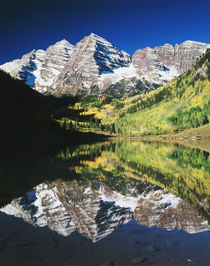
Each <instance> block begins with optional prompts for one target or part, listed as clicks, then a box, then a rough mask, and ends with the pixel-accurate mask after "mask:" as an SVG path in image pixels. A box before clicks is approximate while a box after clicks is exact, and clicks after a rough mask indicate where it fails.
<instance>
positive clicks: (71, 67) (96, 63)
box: [56, 33, 131, 94]
mask: <svg viewBox="0 0 210 266" xmlns="http://www.w3.org/2000/svg"><path fill="white" fill-rule="evenodd" d="M130 60H131V59H130V56H129V55H128V54H127V53H126V52H124V51H119V50H118V49H117V48H115V47H114V46H113V45H112V44H111V43H110V42H108V41H106V40H105V39H103V38H101V37H99V36H97V35H95V34H93V33H91V34H90V35H89V36H87V37H85V38H84V39H82V40H81V41H80V42H78V43H77V44H76V46H75V48H74V50H73V53H72V56H71V58H70V60H69V62H68V64H67V65H66V66H65V67H64V69H63V71H62V73H61V74H60V75H59V76H58V79H57V81H56V83H57V85H56V86H57V91H58V92H59V93H66V92H68V93H70V94H77V92H78V90H79V91H80V92H81V93H90V92H91V89H92V88H93V87H94V86H95V85H99V83H100V77H101V76H102V75H103V74H104V73H114V69H118V68H121V67H128V66H129V64H130ZM97 90H98V89H97ZM98 92H99V91H98Z"/></svg>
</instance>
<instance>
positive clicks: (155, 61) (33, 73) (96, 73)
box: [0, 33, 210, 97]
mask: <svg viewBox="0 0 210 266" xmlns="http://www.w3.org/2000/svg"><path fill="white" fill-rule="evenodd" d="M208 47H210V44H207V43H202V42H197V41H191V40H187V41H184V42H182V43H181V44H180V45H178V44H175V45H174V46H173V45H171V44H164V45H162V46H155V47H154V48H151V47H146V48H144V49H138V50H136V52H135V53H134V54H133V55H132V57H131V56H130V55H129V54H128V53H126V52H125V51H123V50H121V51H120V50H118V49H117V48H116V47H115V46H113V45H112V44H111V43H110V42H108V41H107V40H105V39H104V38H102V37H100V36H98V35H96V34H94V33H91V34H90V35H88V36H85V37H84V38H83V39H82V40H81V41H79V42H78V43H77V44H76V45H75V46H73V45H72V44H70V43H69V42H68V41H67V40H66V39H63V40H61V41H58V42H56V43H55V44H53V45H50V46H49V47H48V48H47V49H46V51H44V50H41V49H38V50H35V49H34V50H32V51H31V52H29V53H27V54H25V55H23V56H22V58H21V59H16V60H13V61H12V62H8V63H5V64H3V65H1V66H0V68H1V69H3V70H4V71H6V72H8V73H9V74H10V75H11V76H12V77H15V78H18V79H21V80H24V81H25V83H26V84H28V85H29V86H30V87H32V88H34V89H35V90H38V91H39V92H41V93H45V94H52V95H55V96H62V95H81V94H82V95H85V94H95V95H99V94H101V93H103V92H106V91H107V92H106V93H107V94H110V95H111V94H112V93H113V88H112V89H111V90H110V89H109V88H111V87H113V86H114V85H115V84H116V83H117V82H120V81H123V83H127V84H129V85H127V86H124V87H123V88H122V90H121V93H120V97H121V96H123V95H124V94H128V95H133V94H139V93H141V92H142V91H144V90H146V91H150V90H153V89H156V88H157V87H159V86H161V85H164V84H166V83H167V82H168V81H170V80H171V79H173V78H175V77H177V76H179V75H180V74H182V73H183V72H185V71H186V70H188V69H189V67H191V66H192V65H193V64H194V63H195V62H196V60H197V58H198V57H200V56H201V55H202V54H203V53H204V52H205V51H206V49H207V48H208ZM134 79H135V81H134ZM124 80H125V82H124ZM139 82H140V84H141V86H140V87H141V88H140V89H136V87H139ZM116 93H117V91H116V92H115V91H114V94H116Z"/></svg>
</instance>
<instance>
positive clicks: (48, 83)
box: [0, 40, 73, 93]
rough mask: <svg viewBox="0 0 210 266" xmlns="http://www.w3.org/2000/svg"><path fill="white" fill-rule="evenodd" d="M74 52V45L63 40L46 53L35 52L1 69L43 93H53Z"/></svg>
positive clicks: (2, 66)
mask: <svg viewBox="0 0 210 266" xmlns="http://www.w3.org/2000/svg"><path fill="white" fill-rule="evenodd" d="M72 50H73V45H71V44H70V43H69V42H67V41H66V40H62V41H60V42H57V43H55V44H54V45H51V46H49V47H48V48H47V50H46V51H44V50H33V51H31V52H30V53H28V54H26V55H24V56H23V57H22V58H21V59H17V60H14V61H12V62H9V63H6V64H4V65H1V66H0V68H1V69H2V70H4V71H6V72H8V73H10V74H11V76H12V77H14V78H17V79H21V80H24V81H25V83H26V84H28V85H29V86H30V87H32V88H34V89H36V90H38V91H40V92H42V93H44V92H49V93H51V91H53V89H55V87H54V86H53V85H54V82H55V79H56V78H57V77H58V75H59V74H60V73H61V70H62V69H63V68H64V66H65V65H66V63H67V62H68V61H69V58H70V55H71V53H72Z"/></svg>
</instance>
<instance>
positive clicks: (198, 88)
mask: <svg viewBox="0 0 210 266" xmlns="http://www.w3.org/2000/svg"><path fill="white" fill-rule="evenodd" d="M209 103H210V50H209V49H208V50H207V52H206V53H205V55H203V56H202V57H201V58H200V59H199V60H198V61H197V63H196V65H195V66H194V67H192V68H191V69H189V70H188V71H187V72H186V73H184V74H182V75H181V76H179V77H178V78H176V79H174V80H173V81H171V82H170V83H169V84H167V85H166V86H164V87H161V88H158V89H157V90H156V91H153V92H151V93H149V94H147V95H143V96H139V97H138V98H136V99H135V100H134V101H133V102H131V103H130V104H129V105H126V107H125V108H124V111H122V112H121V114H120V117H119V119H118V120H117V122H116V130H117V131H118V132H121V133H125V134H132V135H136V134H141V135H148V134H162V133H167V132H177V131H178V130H181V129H184V128H191V127H198V126H200V125H203V124H206V123H209V117H210V110H209V106H210V104H209Z"/></svg>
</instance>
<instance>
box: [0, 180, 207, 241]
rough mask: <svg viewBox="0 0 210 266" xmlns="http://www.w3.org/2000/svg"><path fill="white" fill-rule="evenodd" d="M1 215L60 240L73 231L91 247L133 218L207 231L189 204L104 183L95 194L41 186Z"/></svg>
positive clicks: (73, 186)
mask: <svg viewBox="0 0 210 266" xmlns="http://www.w3.org/2000/svg"><path fill="white" fill-rule="evenodd" d="M0 211H2V212H4V213H6V214H9V215H14V216H16V217H20V218H22V219H23V220H24V221H26V222H28V223H31V224H32V225H34V226H39V227H44V226H48V228H49V229H51V230H52V231H56V232H57V233H58V234H61V235H63V236H69V235H70V234H71V233H72V232H74V231H75V230H77V231H78V232H79V233H81V234H82V235H83V236H85V237H87V238H89V239H91V240H92V241H93V242H96V241H99V240H100V239H102V238H104V237H106V236H108V235H109V234H111V233H112V232H113V231H114V230H115V228H117V227H118V226H119V225H120V224H125V223H127V222H129V221H130V220H131V219H133V218H134V219H135V220H136V221H137V222H138V223H139V224H140V225H146V226H148V227H151V226H157V227H161V228H165V229H167V230H172V229H174V228H175V227H177V228H178V229H183V230H185V231H187V232H189V233H195V232H201V231H205V230H209V229H210V226H209V225H208V222H207V221H205V220H203V218H202V217H201V216H199V214H198V213H197V211H196V210H195V209H193V207H192V206H190V204H189V203H186V202H184V201H183V200H182V199H181V198H179V197H177V196H175V195H173V194H171V193H169V192H168V191H167V190H164V189H158V190H157V188H156V187H155V186H154V185H151V184H150V185H148V189H147V190H145V191H144V192H143V193H141V194H138V193H137V191H136V190H135V188H133V189H131V190H130V191H127V192H126V194H121V193H119V192H117V191H115V190H112V189H111V188H110V187H109V186H107V185H105V184H103V183H101V184H100V186H99V188H98V189H93V188H92V187H91V184H86V185H80V184H79V182H77V181H74V182H72V183H66V182H63V181H56V182H54V183H52V184H45V183H43V184H40V185H38V186H36V187H35V188H34V189H33V190H32V191H30V192H28V193H27V194H26V195H25V196H24V197H21V198H18V199H15V200H13V201H12V202H11V203H10V204H8V205H6V206H5V207H4V208H1V209H0Z"/></svg>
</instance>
